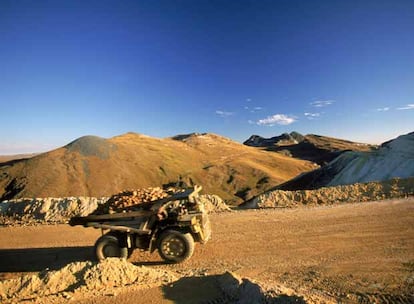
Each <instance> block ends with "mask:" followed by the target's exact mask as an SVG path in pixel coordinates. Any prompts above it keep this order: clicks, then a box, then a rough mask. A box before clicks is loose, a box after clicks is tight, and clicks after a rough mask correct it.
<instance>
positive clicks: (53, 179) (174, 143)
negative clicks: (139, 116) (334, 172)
mask: <svg viewBox="0 0 414 304" xmlns="http://www.w3.org/2000/svg"><path fill="white" fill-rule="evenodd" d="M314 168H315V165H313V164H311V163H310V162H306V161H302V160H297V159H293V158H290V157H286V156H284V155H280V154H278V153H267V152H265V151H260V150H257V149H255V148H251V147H247V146H244V145H242V144H239V143H236V142H234V141H231V140H229V139H227V138H224V137H221V136H218V135H214V134H190V135H183V136H179V137H175V138H166V139H157V138H151V137H148V136H144V135H140V134H136V133H127V134H124V135H121V136H116V137H113V138H110V139H104V138H100V137H96V136H85V137H81V138H79V139H77V140H75V141H73V142H71V143H69V144H68V145H66V146H64V147H62V148H59V149H56V150H53V151H50V152H47V153H43V154H40V155H37V156H35V157H33V158H30V159H25V160H19V161H15V162H11V163H10V162H9V163H5V164H0V200H6V199H11V198H20V197H47V196H59V197H62V196H97V197H100V196H109V195H112V194H113V193H117V192H119V191H121V190H123V189H133V188H142V187H150V186H160V185H163V184H169V183H177V182H184V183H186V184H187V185H191V184H201V185H203V187H204V193H214V194H217V195H219V196H221V197H222V198H223V199H226V200H229V201H230V202H232V203H239V202H241V201H242V200H244V199H249V198H251V197H253V196H254V195H256V194H258V193H260V192H263V191H265V190H268V189H269V188H271V187H274V186H275V185H278V184H280V183H282V182H285V181H287V180H289V179H291V178H293V177H294V176H297V175H298V174H300V173H303V172H305V171H310V170H312V169H314Z"/></svg>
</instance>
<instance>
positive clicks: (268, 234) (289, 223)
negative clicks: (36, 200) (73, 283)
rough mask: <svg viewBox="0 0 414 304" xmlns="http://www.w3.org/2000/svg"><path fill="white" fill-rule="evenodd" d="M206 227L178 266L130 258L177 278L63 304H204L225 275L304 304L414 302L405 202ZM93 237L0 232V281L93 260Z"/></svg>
mask: <svg viewBox="0 0 414 304" xmlns="http://www.w3.org/2000/svg"><path fill="white" fill-rule="evenodd" d="M211 219H212V225H213V233H214V234H213V239H212V240H211V241H210V242H209V243H207V244H206V245H198V246H196V250H195V254H194V256H193V257H192V258H191V260H190V261H188V262H186V263H184V264H180V265H165V264H163V263H162V261H161V259H160V258H159V256H158V255H157V254H156V253H154V254H152V255H150V254H148V253H142V252H135V253H134V254H133V255H132V257H131V258H130V259H129V261H130V262H132V263H134V264H136V265H144V266H147V267H152V268H154V269H160V270H168V271H172V272H174V273H175V274H176V275H177V276H178V277H181V279H180V280H178V281H177V282H175V283H174V284H170V285H167V286H162V287H154V286H148V288H145V289H143V288H135V287H134V286H132V287H126V288H125V287H124V288H119V289H117V290H116V291H115V292H113V291H111V292H110V293H108V294H105V293H104V294H88V293H85V294H83V295H81V294H77V295H76V297H75V296H74V297H72V299H71V300H70V302H71V303H138V302H137V299H140V302H142V303H143V302H145V303H199V302H201V300H202V299H203V300H205V303H208V300H213V299H217V297H219V292H218V291H217V288H216V285H215V283H214V282H215V278H217V277H218V276H220V275H222V274H223V273H224V272H225V271H232V272H234V273H236V274H237V275H239V276H241V277H248V278H252V279H254V280H257V281H258V282H261V283H262V284H264V285H268V286H272V285H275V284H279V285H283V286H286V287H288V288H290V289H292V290H294V291H295V294H298V295H304V296H305V299H308V301H309V302H317V301H316V300H314V301H313V300H312V299H317V298H318V297H319V299H324V300H325V301H326V302H331V301H332V302H336V301H338V300H340V301H342V302H343V303H347V302H349V303H354V302H360V303H369V302H387V301H388V302H400V303H409V302H410V301H414V298H413V296H412V295H413V294H414V198H409V199H402V200H391V201H382V202H370V203H363V204H344V205H339V206H338V205H337V206H329V207H315V208H297V209H272V210H246V211H237V212H232V213H222V214H213V215H212V216H211ZM99 235H100V231H98V230H94V229H91V228H88V229H86V228H81V227H69V226H67V225H49V226H29V227H5V228H1V229H0V272H1V273H0V275H1V277H0V279H3V280H4V279H9V278H15V277H17V276H19V275H21V274H22V273H27V272H38V271H41V270H43V269H45V268H49V269H59V268H61V267H62V266H64V265H66V264H68V263H70V262H74V261H85V260H88V259H92V246H93V244H94V242H95V240H96V239H97V238H98V237H99ZM190 295H191V296H190ZM92 297H93V298H92ZM285 300H286V302H289V299H288V298H286V299H285ZM290 300H291V301H293V300H294V299H290ZM58 302H59V301H58ZM225 302H226V301H225V300H222V303H225ZM214 303H219V302H217V301H216V302H214Z"/></svg>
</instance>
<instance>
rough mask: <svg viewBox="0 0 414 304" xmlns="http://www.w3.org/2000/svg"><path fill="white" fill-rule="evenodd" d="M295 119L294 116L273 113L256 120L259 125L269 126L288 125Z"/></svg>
mask: <svg viewBox="0 0 414 304" xmlns="http://www.w3.org/2000/svg"><path fill="white" fill-rule="evenodd" d="M295 121H296V117H293V116H288V115H285V114H275V115H272V116H268V117H266V118H263V119H259V120H258V121H257V123H256V124H257V125H259V126H269V127H272V126H274V125H290V124H291V123H294V122H295Z"/></svg>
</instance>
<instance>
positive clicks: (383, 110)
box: [377, 107, 390, 112]
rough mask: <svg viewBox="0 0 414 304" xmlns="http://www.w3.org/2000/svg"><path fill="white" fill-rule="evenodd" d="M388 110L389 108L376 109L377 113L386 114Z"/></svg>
mask: <svg viewBox="0 0 414 304" xmlns="http://www.w3.org/2000/svg"><path fill="white" fill-rule="evenodd" d="M389 110H390V108H389V107H384V108H378V109H377V111H378V112H387V111H389Z"/></svg>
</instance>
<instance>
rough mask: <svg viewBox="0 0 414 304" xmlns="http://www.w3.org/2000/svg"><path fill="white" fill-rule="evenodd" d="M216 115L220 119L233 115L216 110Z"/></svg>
mask: <svg viewBox="0 0 414 304" xmlns="http://www.w3.org/2000/svg"><path fill="white" fill-rule="evenodd" d="M216 114H217V115H218V116H221V117H229V116H232V115H234V113H233V112H226V111H220V110H217V111H216Z"/></svg>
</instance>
